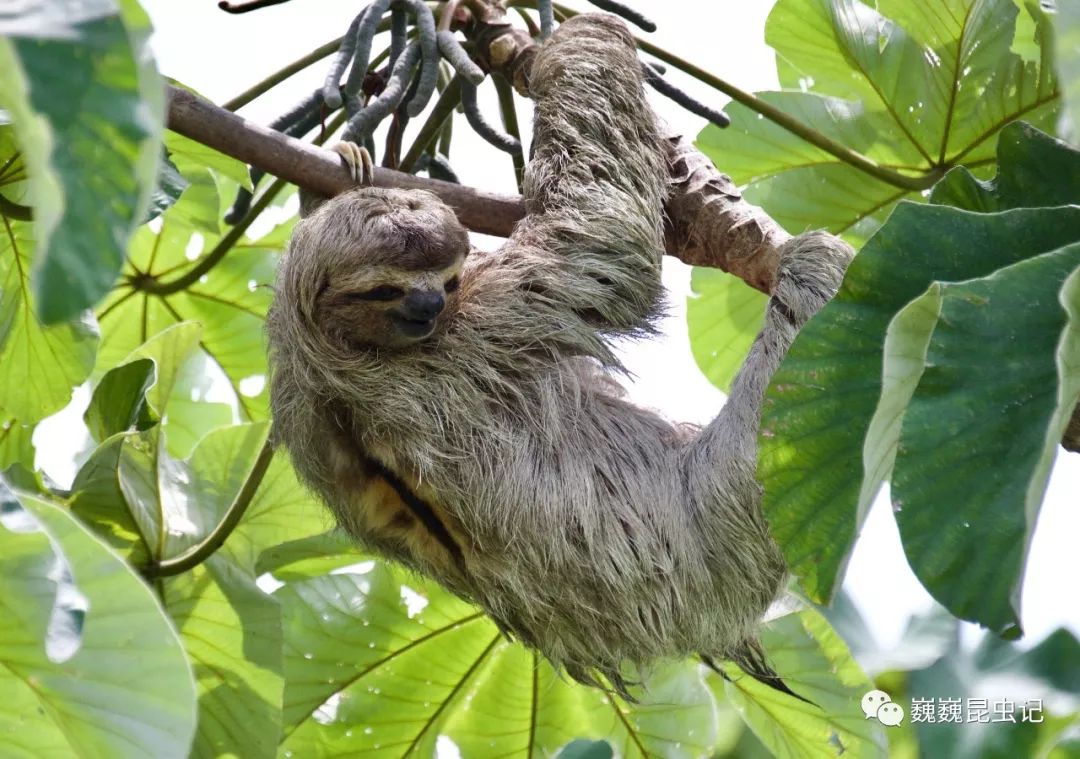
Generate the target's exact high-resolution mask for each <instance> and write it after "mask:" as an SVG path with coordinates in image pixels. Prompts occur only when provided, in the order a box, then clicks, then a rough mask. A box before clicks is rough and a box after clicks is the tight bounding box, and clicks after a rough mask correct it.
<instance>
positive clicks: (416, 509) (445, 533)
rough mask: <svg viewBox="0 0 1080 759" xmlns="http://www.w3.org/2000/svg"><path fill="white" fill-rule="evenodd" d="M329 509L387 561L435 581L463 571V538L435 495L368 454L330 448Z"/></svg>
mask: <svg viewBox="0 0 1080 759" xmlns="http://www.w3.org/2000/svg"><path fill="white" fill-rule="evenodd" d="M332 463H333V466H334V470H335V482H336V483H338V488H339V497H338V498H337V499H335V500H336V501H337V502H336V503H334V504H332V505H333V507H334V510H335V511H336V512H337V516H338V521H339V522H340V523H341V525H342V527H344V528H345V529H346V530H347V531H349V532H350V533H352V534H353V535H354V536H356V537H358V538H360V539H361V540H362V541H363V542H365V543H367V544H369V545H370V546H371V547H372V548H374V549H375V550H377V551H380V552H382V553H384V554H387V555H388V556H389V557H391V558H394V559H398V560H399V561H403V562H404V563H405V564H407V565H410V566H412V567H414V568H416V569H419V570H421V571H427V572H429V573H433V574H436V575H437V576H440V577H442V576H445V575H451V576H453V575H459V574H461V573H462V572H463V571H464V564H465V561H464V553H463V546H464V543H465V540H464V536H463V535H462V534H461V531H460V529H458V526H457V525H456V524H455V523H454V521H453V520H452V519H451V517H450V516H449V515H448V514H447V513H446V511H445V509H443V508H442V507H441V506H440V505H439V503H438V499H437V497H436V494H435V493H434V492H433V491H432V490H431V489H430V488H427V487H424V486H422V485H421V484H420V482H419V481H418V479H417V478H416V477H415V476H411V475H409V474H405V473H400V472H397V471H394V470H393V469H391V468H390V467H389V466H387V465H386V464H384V463H383V461H381V460H380V459H379V458H376V457H375V456H374V455H372V454H371V453H367V452H364V453H359V452H354V451H352V450H345V449H343V448H339V447H335V450H334V452H333V462H332Z"/></svg>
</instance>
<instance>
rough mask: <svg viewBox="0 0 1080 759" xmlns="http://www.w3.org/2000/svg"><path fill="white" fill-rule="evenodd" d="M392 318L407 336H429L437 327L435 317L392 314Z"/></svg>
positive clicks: (395, 324)
mask: <svg viewBox="0 0 1080 759" xmlns="http://www.w3.org/2000/svg"><path fill="white" fill-rule="evenodd" d="M390 319H391V320H392V321H393V322H394V326H395V327H397V328H398V330H399V331H400V332H401V333H402V334H404V335H405V336H406V337H427V336H428V335H430V334H431V333H432V332H433V331H434V329H435V320H434V319H413V318H410V317H408V316H404V315H403V314H391V315H390Z"/></svg>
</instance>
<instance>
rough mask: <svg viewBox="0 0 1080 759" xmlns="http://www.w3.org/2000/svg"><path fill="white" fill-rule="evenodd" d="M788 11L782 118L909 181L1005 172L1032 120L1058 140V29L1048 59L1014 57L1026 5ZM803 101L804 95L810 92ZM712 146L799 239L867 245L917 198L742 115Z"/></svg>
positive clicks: (782, 22)
mask: <svg viewBox="0 0 1080 759" xmlns="http://www.w3.org/2000/svg"><path fill="white" fill-rule="evenodd" d="M871 5H872V4H868V3H863V2H860V1H859V0H779V2H777V3H776V5H775V6H774V7H773V10H772V13H771V14H770V16H769V20H768V23H767V26H766V41H767V42H768V43H769V44H770V45H771V46H772V47H773V48H774V49H775V50H776V52H777V67H778V71H779V75H780V82H781V85H782V86H784V87H785V88H789V89H788V90H785V91H783V92H766V93H757V94H758V96H759V97H760V98H761V99H763V100H765V101H766V102H767V103H769V104H770V105H773V106H775V107H777V108H779V109H780V110H782V111H784V112H785V113H788V114H790V115H792V116H794V117H795V118H796V119H798V120H799V121H800V122H802V123H804V124H806V125H807V126H809V127H810V128H812V129H814V130H815V131H817V132H819V133H820V134H822V135H823V136H825V137H828V138H830V139H832V140H834V141H835V142H838V143H840V144H842V145H844V146H846V147H848V148H851V149H853V150H855V151H856V152H858V153H860V154H861V155H863V156H865V157H866V158H868V159H870V160H871V161H873V162H875V163H877V164H878V165H879V166H881V167H885V168H888V169H891V170H894V171H896V172H899V173H900V174H903V175H905V176H908V177H916V178H919V177H922V178H929V179H931V180H932V178H933V177H934V176H935V174H936V172H938V171H940V167H942V166H954V165H958V164H965V165H968V166H970V167H973V168H974V170H976V171H979V170H980V169H979V168H978V167H982V166H985V165H987V164H989V163H992V161H993V155H994V144H995V141H996V136H997V133H998V131H999V130H1000V129H1001V128H1002V127H1003V126H1005V125H1006V124H1007V123H1009V122H1010V121H1013V120H1015V119H1017V118H1020V117H1023V118H1025V119H1026V120H1028V121H1031V122H1033V123H1035V124H1038V125H1042V126H1044V127H1046V128H1047V129H1051V128H1053V126H1054V123H1055V119H1056V113H1057V110H1058V107H1059V97H1058V90H1057V84H1056V82H1055V80H1054V78H1053V65H1052V58H1051V50H1050V48H1051V44H1050V42H1049V27H1048V24H1047V22H1046V19H1045V18H1044V17H1041V16H1040V23H1038V24H1036V25H1035V27H1034V28H1035V31H1036V32H1037V33H1038V39H1039V42H1040V51H1041V55H1040V57H1039V59H1038V60H1029V61H1025V60H1024V59H1022V58H1021V57H1020V56H1019V55H1017V54H1016V53H1014V52H1012V51H1011V50H1010V47H1011V45H1012V40H1013V38H1014V36H1015V35H1014V30H1015V23H1016V17H1017V9H1016V6H1015V5H1014V3H1013V0H944V2H942V1H940V0H881V2H878V3H876V4H873V5H876V7H871ZM800 90H801V91H800ZM728 113H729V115H730V116H731V118H732V126H731V127H729V128H728V129H724V130H721V129H717V128H715V127H707V128H706V129H705V130H704V131H703V132H702V133H701V136H700V138H699V140H698V145H699V147H701V148H702V150H703V151H705V152H706V154H708V155H710V156H711V157H712V158H713V159H714V160H715V161H716V162H717V165H719V166H720V167H721V168H723V170H724V171H726V172H728V173H730V174H731V175H732V177H733V178H734V179H735V181H736V183H738V184H748V186H747V187H746V189H745V196H746V198H747V199H748V200H749V201H750V202H752V203H757V204H758V205H761V206H762V207H763V208H764V209H765V210H766V211H767V212H769V214H771V215H772V216H773V217H774V218H775V219H777V221H779V222H780V223H781V224H782V225H783V226H784V227H785V228H787V229H788V230H789V231H790V232H792V233H798V232H802V231H804V230H805V229H816V228H822V227H824V228H826V229H828V230H829V231H831V232H834V233H836V234H841V235H844V236H845V237H846V238H847V239H848V240H849V241H850V242H852V243H853V244H856V245H858V244H861V243H862V242H863V241H865V240H866V239H867V238H868V237H869V236H870V235H871V234H872V233H873V232H874V231H875V230H876V229H877V227H878V226H880V225H881V224H882V223H883V222H884V220H885V219H886V218H887V217H888V214H889V212H890V211H891V209H892V208H893V207H894V206H895V205H896V203H897V202H899V201H900V200H904V199H907V200H919V199H921V198H920V195H919V194H918V193H915V192H912V191H911V190H910V188H908V189H905V187H904V186H895V185H894V184H892V183H888V182H886V181H883V180H881V179H876V178H873V177H871V176H870V175H868V174H865V173H863V172H862V170H861V169H857V168H855V167H853V166H851V165H849V164H847V163H844V162H842V161H841V160H840V159H838V158H836V157H835V156H833V155H832V154H831V153H829V152H827V151H825V150H823V149H821V148H817V147H814V146H813V145H810V144H809V143H807V142H806V141H805V140H804V139H803V138H801V137H798V136H796V135H795V134H793V133H791V132H789V131H787V130H786V129H783V128H782V127H780V126H778V125H776V124H774V123H772V122H770V121H767V120H765V119H763V117H762V116H761V115H759V114H758V113H756V112H754V111H752V110H750V109H749V108H747V107H745V106H743V105H741V104H731V105H730V106H728Z"/></svg>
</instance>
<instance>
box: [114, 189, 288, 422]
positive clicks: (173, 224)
mask: <svg viewBox="0 0 1080 759" xmlns="http://www.w3.org/2000/svg"><path fill="white" fill-rule="evenodd" d="M211 181H212V182H216V183H220V184H222V185H223V186H226V185H227V186H231V187H235V185H229V184H228V183H227V182H225V180H223V179H222V178H221V177H217V179H216V180H211ZM214 186H215V187H216V186H217V184H214ZM199 187H200V185H199V184H198V183H197V182H193V183H192V186H191V187H189V188H188V189H187V190H185V192H184V194H183V195H182V196H181V197H180V200H179V201H178V202H177V204H176V205H175V206H173V207H172V208H170V209H169V210H168V211H166V212H165V213H164V214H163V215H162V217H161V222H160V224H161V226H160V229H159V230H158V231H157V232H155V231H154V230H153V229H152V228H151V227H150V226H144V227H142V228H141V229H139V230H138V232H137V233H136V234H135V237H134V239H133V241H132V245H131V248H130V252H129V260H128V264H127V268H126V274H127V275H128V276H127V278H126V279H125V281H124V282H123V283H122V284H121V285H120V286H119V287H117V288H116V289H115V290H114V291H113V292H112V293H111V294H110V295H109V297H108V299H107V300H106V301H105V302H103V303H102V305H101V308H100V309H99V311H98V316H99V320H100V322H101V324H102V329H103V331H104V339H103V341H102V346H101V351H100V356H99V360H98V366H99V369H104V368H107V367H111V366H114V365H116V364H117V363H119V362H120V361H121V360H122V358H123V357H124V356H126V355H127V354H128V353H130V352H131V351H132V350H134V349H135V348H136V347H137V346H139V345H141V344H142V343H144V342H146V340H147V339H149V338H150V337H152V336H153V335H155V334H157V333H158V332H160V331H161V330H163V329H165V328H167V327H169V326H171V325H173V324H177V323H179V322H184V321H194V322H198V323H199V324H200V325H201V326H202V337H201V339H200V342H199V346H200V348H201V349H202V352H203V353H204V355H205V357H206V358H207V359H208V360H209V361H211V362H213V363H214V364H217V366H218V367H220V368H221V370H223V371H224V374H225V378H226V380H227V382H228V384H229V386H230V387H231V388H232V391H233V393H234V397H235V400H236V402H237V404H238V406H239V409H240V412H241V415H242V417H243V418H244V419H253V420H261V419H265V418H266V417H267V415H268V408H267V406H268V403H267V392H266V382H265V376H266V353H265V343H264V336H263V321H264V319H265V316H266V310H267V308H268V307H269V304H270V300H271V297H272V291H271V285H272V283H273V277H274V267H275V265H276V261H277V256H278V255H279V253H280V249H281V245H282V243H283V238H284V237H285V236H286V234H287V230H288V229H289V228H291V224H288V225H285V227H284V229H283V230H282V229H278V230H274V231H273V232H271V233H270V234H269V235H267V236H266V237H265V238H263V239H261V240H258V241H247V240H241V241H240V242H239V243H238V244H237V245H236V246H235V247H233V248H232V249H231V250H230V251H229V252H228V254H227V255H226V256H225V257H224V259H223V260H221V261H220V262H219V263H218V264H217V265H216V266H215V267H213V269H212V270H211V271H209V273H207V274H206V275H204V276H203V277H202V278H200V279H199V280H198V281H196V282H194V283H193V284H192V285H191V286H189V287H187V288H185V289H182V290H179V291H177V292H175V293H172V294H166V295H155V294H149V293H147V292H144V291H142V290H140V289H139V282H141V281H145V280H148V279H155V280H160V281H165V282H170V281H173V280H175V279H176V278H177V277H180V276H182V275H183V274H184V272H185V271H186V270H187V269H189V268H190V267H191V266H192V265H193V263H192V258H197V257H198V256H199V255H200V254H201V255H206V254H207V253H208V252H209V251H210V250H212V249H213V247H214V246H215V245H216V244H217V243H218V242H219V241H220V236H219V235H217V234H212V233H210V232H208V231H207V230H206V229H205V227H202V230H203V231H199V229H197V228H196V227H195V226H193V222H192V220H191V216H192V214H193V213H194V210H193V209H201V210H203V211H206V212H207V213H210V209H211V208H212V209H213V210H212V214H213V217H214V218H215V219H216V218H220V214H221V213H223V210H224V209H223V207H222V206H210V205H208V203H209V200H208V199H205V198H204V199H200V196H199V195H198V194H197V190H198V189H199ZM224 194H225V193H224V192H223V193H220V194H218V193H216V192H215V194H214V195H213V201H214V202H215V203H219V202H220V203H223V202H224V201H223V200H222V198H223V197H224ZM219 418H220V417H219V416H215V417H213V420H212V421H214V420H217V419H219Z"/></svg>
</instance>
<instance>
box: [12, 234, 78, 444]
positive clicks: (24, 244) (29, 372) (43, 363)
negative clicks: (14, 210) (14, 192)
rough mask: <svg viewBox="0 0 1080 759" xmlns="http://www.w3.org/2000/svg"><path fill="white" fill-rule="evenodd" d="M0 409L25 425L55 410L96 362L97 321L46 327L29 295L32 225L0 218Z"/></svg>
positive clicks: (67, 399) (76, 321)
mask: <svg viewBox="0 0 1080 759" xmlns="http://www.w3.org/2000/svg"><path fill="white" fill-rule="evenodd" d="M0 224H2V225H3V226H2V227H0V409H3V410H4V411H6V412H7V414H9V415H11V416H14V417H15V418H16V419H18V420H19V421H21V422H22V423H23V424H33V423H34V422H37V421H38V420H40V419H43V418H45V417H46V416H49V415H50V414H53V413H55V412H57V411H59V410H60V409H62V408H63V407H64V406H66V405H67V403H68V401H69V400H71V389H72V388H73V387H74V386H75V385H78V384H80V383H82V381H83V380H85V379H86V377H87V376H88V375H89V374H90V369H91V367H93V365H94V354H95V352H96V350H97V344H98V332H97V325H96V324H95V323H94V321H93V319H92V318H90V317H89V316H88V315H84V316H83V317H80V318H78V319H76V320H74V321H71V322H67V323H64V324H54V325H51V326H43V325H42V324H41V322H39V321H38V318H37V316H36V315H35V314H34V308H33V297H32V296H31V294H30V282H29V272H30V258H31V251H32V250H33V248H34V242H33V238H32V237H31V235H30V225H29V224H26V223H22V222H15V221H11V220H10V219H4V218H0Z"/></svg>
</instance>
